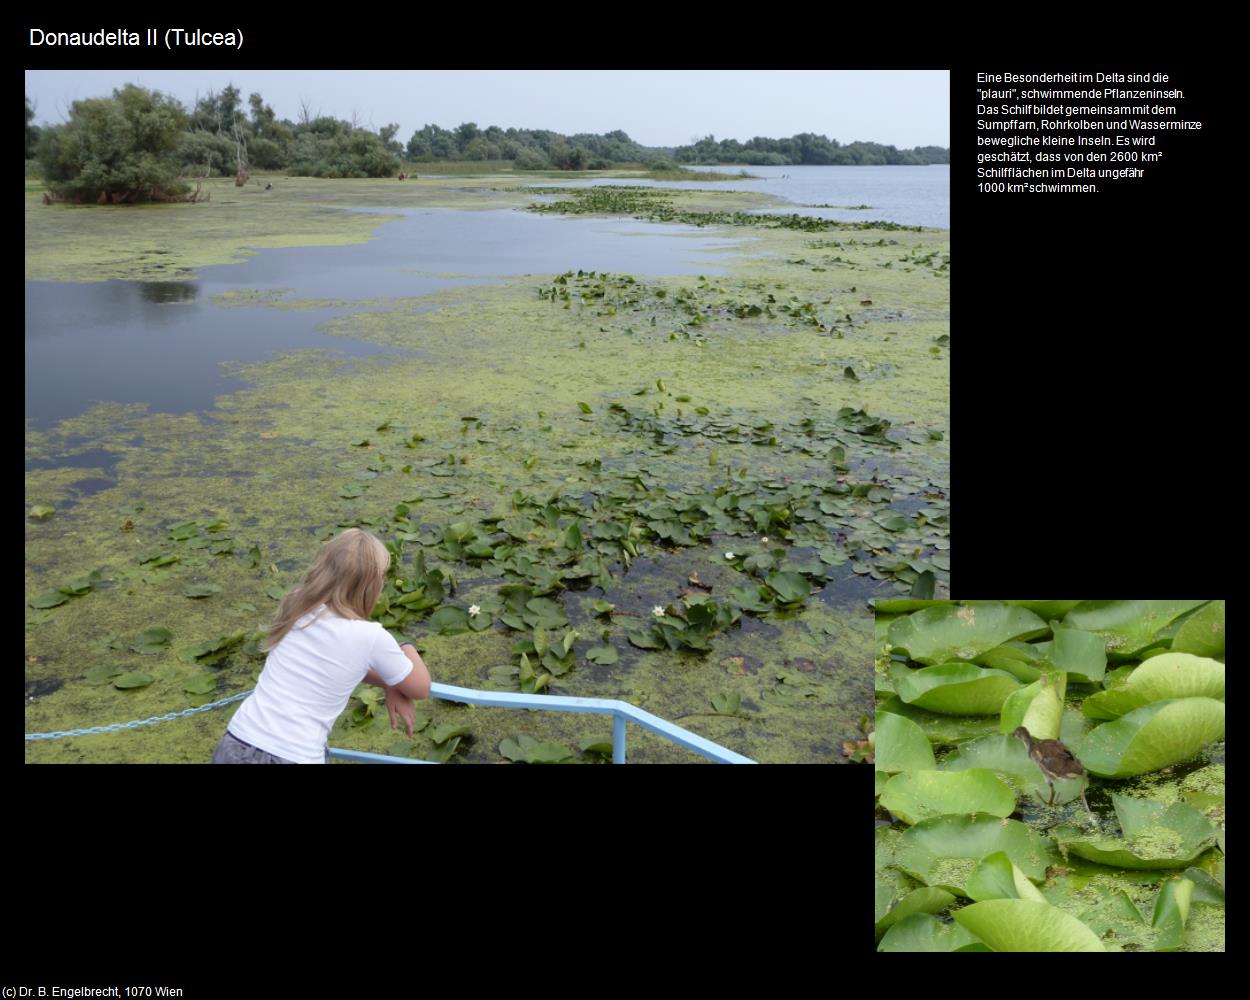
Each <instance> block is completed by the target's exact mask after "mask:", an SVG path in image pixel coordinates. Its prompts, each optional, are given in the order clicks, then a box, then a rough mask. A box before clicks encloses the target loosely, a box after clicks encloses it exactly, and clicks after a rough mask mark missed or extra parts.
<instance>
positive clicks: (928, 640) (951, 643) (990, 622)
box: [889, 604, 1047, 664]
mask: <svg viewBox="0 0 1250 1000" xmlns="http://www.w3.org/2000/svg"><path fill="white" fill-rule="evenodd" d="M1046 632H1047V627H1046V623H1045V622H1044V621H1042V620H1041V619H1040V618H1038V617H1037V615H1035V614H1033V612H1031V611H1027V610H1025V609H1024V608H1013V607H1010V606H1008V605H1006V604H968V605H959V606H949V607H936V608H926V609H925V610H923V611H917V612H915V613H913V614H910V615H908V616H907V617H906V618H899V619H897V620H896V621H893V622H891V623H890V632H889V637H890V645H891V646H893V647H894V649H895V651H896V652H897V651H906V652H907V655H908V656H910V657H911V659H913V660H915V661H916V662H917V663H927V664H934V663H944V662H947V661H950V660H972V659H975V658H976V657H977V656H979V655H980V654H981V653H984V652H986V651H987V650H990V649H993V648H994V647H995V646H1000V645H1002V644H1003V643H1004V642H1010V641H1011V640H1013V639H1020V640H1023V639H1031V638H1034V637H1036V636H1039V635H1043V634H1045V633H1046Z"/></svg>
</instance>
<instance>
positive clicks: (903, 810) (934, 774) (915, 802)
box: [881, 768, 1016, 824]
mask: <svg viewBox="0 0 1250 1000" xmlns="http://www.w3.org/2000/svg"><path fill="white" fill-rule="evenodd" d="M881 805H882V806H884V807H885V808H886V809H888V810H890V812H892V813H893V814H894V815H895V816H897V817H898V818H899V819H901V820H902V821H903V822H904V823H908V824H915V823H918V822H920V821H921V820H924V819H929V818H930V817H933V816H945V815H950V814H953V813H966V814H972V813H981V812H984V813H989V814H990V815H992V816H998V817H1004V816H1010V815H1011V814H1012V813H1013V812H1015V808H1016V796H1015V793H1014V792H1013V791H1012V790H1011V786H1010V785H1008V784H1007V783H1006V782H1005V781H1003V780H1002V779H1001V778H999V777H998V776H997V775H995V774H994V772H993V771H988V770H984V769H981V768H969V769H967V770H961V771H904V772H903V773H902V774H897V775H895V776H894V777H893V778H891V779H890V783H889V784H888V785H886V787H885V791H884V792H882V793H881Z"/></svg>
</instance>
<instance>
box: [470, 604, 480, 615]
mask: <svg viewBox="0 0 1250 1000" xmlns="http://www.w3.org/2000/svg"><path fill="white" fill-rule="evenodd" d="M481 610H482V609H481V608H479V607H478V606H477V605H476V604H470V605H469V614H471V615H475V614H477V613H478V612H479V611H481Z"/></svg>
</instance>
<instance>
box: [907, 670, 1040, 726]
mask: <svg viewBox="0 0 1250 1000" xmlns="http://www.w3.org/2000/svg"><path fill="white" fill-rule="evenodd" d="M890 679H891V680H892V681H893V682H894V690H895V691H896V692H898V696H899V697H900V698H902V699H903V701H905V702H907V703H908V704H911V705H918V706H920V707H921V708H925V709H928V710H929V711H930V712H942V713H945V714H947V715H996V714H997V713H998V712H999V711H1001V709H1002V707H1003V702H1004V701H1006V700H1007V696H1008V695H1010V694H1011V693H1012V692H1013V691H1015V690H1016V689H1017V688H1019V687H1020V682H1019V681H1018V680H1016V679H1015V678H1014V677H1012V676H1011V674H1008V673H1005V672H1004V671H1002V670H987V669H985V668H983V667H978V666H977V665H976V664H974V663H943V664H940V665H939V666H936V667H924V668H923V669H920V670H912V669H910V668H908V667H906V666H904V665H903V664H901V663H892V664H891V665H890Z"/></svg>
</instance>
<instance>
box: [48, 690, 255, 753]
mask: <svg viewBox="0 0 1250 1000" xmlns="http://www.w3.org/2000/svg"><path fill="white" fill-rule="evenodd" d="M252 690H255V688H253V689H252ZM251 693H252V692H251V691H244V692H243V693H242V694H232V695H231V696H230V697H229V698H223V699H222V700H221V701H215V702H213V703H212V704H211V705H200V706H199V707H198V708H187V709H183V710H182V711H181V712H170V713H169V714H168V715H154V716H152V718H150V719H137V720H135V721H134V722H115V723H113V725H111V726H92V727H91V728H90V729H68V730H66V731H65V732H63V733H27V734H26V739H28V740H59V739H63V738H64V737H66V736H90V735H92V734H93V733H113V732H117V731H118V730H121V729H138V728H139V727H140V726H150V725H152V724H154V723H157V722H167V721H168V720H169V719H178V718H181V717H182V716H184V715H195V714H196V713H197V712H209V711H212V710H213V709H214V708H220V707H221V706H222V705H229V704H230V703H231V702H232V701H242V700H243V699H244V698H246V697H247V696H248V695H249V694H251Z"/></svg>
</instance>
